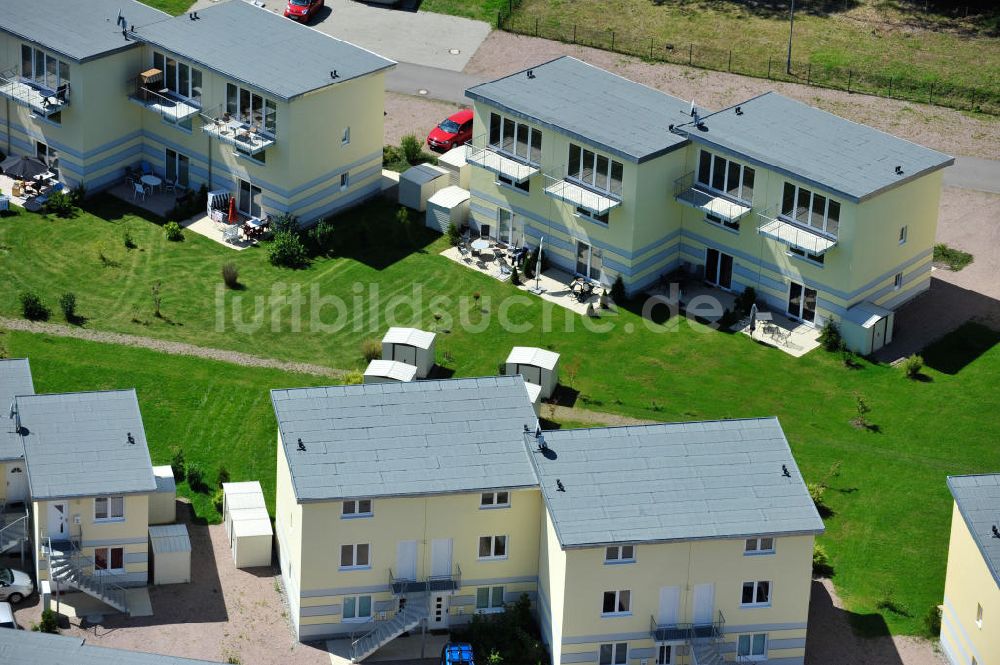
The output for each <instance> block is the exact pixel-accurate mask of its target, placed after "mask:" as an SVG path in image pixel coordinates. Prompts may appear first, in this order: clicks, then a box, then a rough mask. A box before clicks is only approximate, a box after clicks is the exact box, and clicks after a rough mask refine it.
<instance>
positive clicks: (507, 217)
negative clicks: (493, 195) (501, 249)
mask: <svg viewBox="0 0 1000 665" xmlns="http://www.w3.org/2000/svg"><path fill="white" fill-rule="evenodd" d="M497 240H499V241H500V242H505V243H507V244H508V245H514V246H516V245H517V243H518V242H519V241H523V240H524V222H523V220H521V218H520V217H518V216H517V215H515V214H514V213H513V212H511V211H510V210H505V209H504V208H497Z"/></svg>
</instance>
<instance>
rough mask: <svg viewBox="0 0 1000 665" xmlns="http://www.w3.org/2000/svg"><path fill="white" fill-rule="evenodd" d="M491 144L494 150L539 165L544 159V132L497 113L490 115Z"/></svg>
mask: <svg viewBox="0 0 1000 665" xmlns="http://www.w3.org/2000/svg"><path fill="white" fill-rule="evenodd" d="M489 143H490V145H491V146H493V147H494V148H498V149H500V150H502V151H503V152H505V153H507V154H509V155H512V156H514V157H518V158H520V159H522V160H524V161H526V162H532V163H535V164H537V163H538V162H539V161H540V160H541V158H542V132H541V131H540V130H537V129H535V128H534V127H531V126H529V125H526V124H524V123H521V122H517V121H516V120H511V119H510V118H504V117H502V116H500V115H498V114H496V113H491V114H490V135H489Z"/></svg>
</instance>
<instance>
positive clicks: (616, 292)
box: [611, 275, 625, 303]
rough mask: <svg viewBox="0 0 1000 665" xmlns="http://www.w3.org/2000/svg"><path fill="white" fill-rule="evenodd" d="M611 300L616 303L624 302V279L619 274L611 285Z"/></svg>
mask: <svg viewBox="0 0 1000 665" xmlns="http://www.w3.org/2000/svg"><path fill="white" fill-rule="evenodd" d="M611 300H613V301H614V302H616V303H623V302H625V281H624V280H622V276H621V275H618V276H617V277H615V281H614V283H613V284H612V285H611Z"/></svg>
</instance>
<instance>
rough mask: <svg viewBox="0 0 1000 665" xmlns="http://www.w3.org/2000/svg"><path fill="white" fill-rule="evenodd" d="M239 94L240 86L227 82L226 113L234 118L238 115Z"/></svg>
mask: <svg viewBox="0 0 1000 665" xmlns="http://www.w3.org/2000/svg"><path fill="white" fill-rule="evenodd" d="M238 96H239V88H237V87H236V86H235V85H233V84H232V83H227V84H226V113H228V114H229V115H230V116H232V117H233V118H235V117H236V115H237V111H236V99H237V97H238Z"/></svg>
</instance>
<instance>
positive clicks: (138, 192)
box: [132, 182, 146, 201]
mask: <svg viewBox="0 0 1000 665" xmlns="http://www.w3.org/2000/svg"><path fill="white" fill-rule="evenodd" d="M137 198H141V199H142V200H143V201H145V200H146V188H145V187H144V186H143V185H142V183H140V182H134V183H132V200H133V201H135V200H136V199H137Z"/></svg>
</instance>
